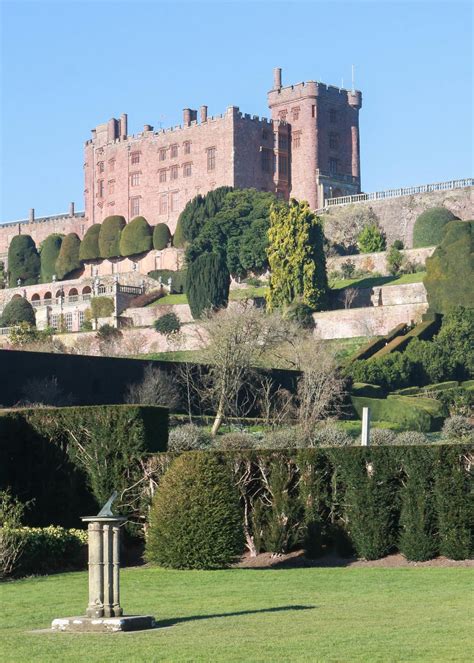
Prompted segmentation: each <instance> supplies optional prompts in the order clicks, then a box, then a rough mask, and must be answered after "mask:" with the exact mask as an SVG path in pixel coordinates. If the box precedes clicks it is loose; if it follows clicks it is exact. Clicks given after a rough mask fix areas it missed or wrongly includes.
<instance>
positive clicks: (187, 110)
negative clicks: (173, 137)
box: [183, 108, 191, 127]
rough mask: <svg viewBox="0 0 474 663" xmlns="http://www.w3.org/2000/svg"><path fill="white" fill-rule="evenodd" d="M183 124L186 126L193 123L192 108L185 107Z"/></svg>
mask: <svg viewBox="0 0 474 663" xmlns="http://www.w3.org/2000/svg"><path fill="white" fill-rule="evenodd" d="M183 124H184V126H185V127H189V125H190V124H191V109H190V108H183Z"/></svg>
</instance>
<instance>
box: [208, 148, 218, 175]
mask: <svg viewBox="0 0 474 663" xmlns="http://www.w3.org/2000/svg"><path fill="white" fill-rule="evenodd" d="M215 167H216V148H215V147H208V148H207V170H215Z"/></svg>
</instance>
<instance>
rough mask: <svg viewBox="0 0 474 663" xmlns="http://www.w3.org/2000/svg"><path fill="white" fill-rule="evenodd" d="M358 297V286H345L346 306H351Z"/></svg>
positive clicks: (344, 301) (344, 298)
mask: <svg viewBox="0 0 474 663" xmlns="http://www.w3.org/2000/svg"><path fill="white" fill-rule="evenodd" d="M356 297H357V288H344V292H343V296H342V301H343V303H344V308H350V307H351V306H352V303H353V301H354V299H355V298H356Z"/></svg>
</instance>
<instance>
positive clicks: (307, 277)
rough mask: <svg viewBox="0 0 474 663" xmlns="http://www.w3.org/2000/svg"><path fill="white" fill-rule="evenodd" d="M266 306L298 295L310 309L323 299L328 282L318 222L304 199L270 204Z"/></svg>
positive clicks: (275, 306) (279, 305)
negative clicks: (268, 270)
mask: <svg viewBox="0 0 474 663" xmlns="http://www.w3.org/2000/svg"><path fill="white" fill-rule="evenodd" d="M268 239H269V246H268V262H269V265H270V288H269V293H268V295H267V306H268V308H269V310H274V309H278V308H283V307H285V306H287V305H289V304H291V303H292V302H293V301H294V300H295V299H297V298H298V299H299V301H300V302H301V303H302V304H306V305H307V306H310V307H311V308H312V309H317V308H320V307H321V306H322V305H323V304H324V301H325V298H326V295H327V290H328V282H327V274H326V259H325V256H324V249H323V230H322V226H321V222H320V220H319V219H318V217H317V216H315V215H314V214H313V212H312V211H311V210H310V208H309V205H308V203H307V202H305V201H304V202H298V201H296V200H294V199H292V200H290V203H289V205H286V204H283V203H278V204H275V205H274V206H273V207H272V211H271V214H270V229H269V231H268Z"/></svg>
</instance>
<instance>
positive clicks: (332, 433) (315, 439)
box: [311, 424, 354, 447]
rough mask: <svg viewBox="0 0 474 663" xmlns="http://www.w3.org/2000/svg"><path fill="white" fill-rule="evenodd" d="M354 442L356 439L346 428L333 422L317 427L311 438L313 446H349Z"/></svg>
mask: <svg viewBox="0 0 474 663" xmlns="http://www.w3.org/2000/svg"><path fill="white" fill-rule="evenodd" d="M353 443H354V440H353V439H352V437H351V436H350V435H348V434H347V433H346V431H345V430H342V428H339V427H338V426H335V425H331V424H325V425H324V426H321V427H318V428H316V429H315V430H314V432H313V435H312V439H311V446H323V447H326V446H327V447H347V446H350V445H351V444H353Z"/></svg>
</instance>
